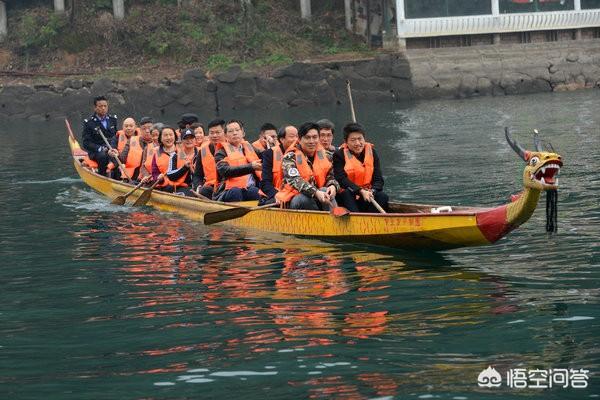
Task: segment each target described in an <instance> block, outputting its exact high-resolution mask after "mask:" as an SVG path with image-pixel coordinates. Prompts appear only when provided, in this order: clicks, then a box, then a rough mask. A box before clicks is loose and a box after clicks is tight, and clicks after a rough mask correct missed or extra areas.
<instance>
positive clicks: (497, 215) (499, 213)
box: [477, 205, 514, 243]
mask: <svg viewBox="0 0 600 400" xmlns="http://www.w3.org/2000/svg"><path fill="white" fill-rule="evenodd" d="M506 209H507V206H506V205H504V206H500V207H496V208H494V209H491V210H489V211H483V212H480V213H477V227H478V228H479V230H480V231H481V233H482V234H483V236H485V238H486V239H487V240H489V241H490V243H495V242H496V241H497V240H498V239H500V238H502V237H503V236H505V235H506V234H507V233H508V232H510V231H512V230H513V229H514V227H513V226H511V225H510V224H509V223H508V222H507V218H506Z"/></svg>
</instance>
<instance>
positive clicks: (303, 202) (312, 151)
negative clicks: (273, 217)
mask: <svg viewBox="0 0 600 400" xmlns="http://www.w3.org/2000/svg"><path fill="white" fill-rule="evenodd" d="M298 137H299V139H298V142H297V143H296V144H295V145H293V146H292V147H291V148H290V149H289V150H288V151H287V153H286V154H285V155H284V156H283V161H282V169H283V179H284V187H283V189H282V190H281V191H279V193H277V195H276V196H275V198H276V199H277V200H278V201H279V202H280V203H281V204H288V203H289V207H290V208H292V209H301V210H329V209H330V208H332V207H336V205H337V204H336V202H335V195H336V194H337V191H338V189H339V184H338V183H337V181H336V180H335V178H334V176H333V168H332V165H331V158H330V157H329V156H328V155H327V153H326V152H325V150H324V149H323V148H321V146H320V143H319V125H317V124H316V123H314V122H306V123H304V124H302V126H300V128H298Z"/></svg>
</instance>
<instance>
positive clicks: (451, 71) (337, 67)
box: [0, 39, 600, 121]
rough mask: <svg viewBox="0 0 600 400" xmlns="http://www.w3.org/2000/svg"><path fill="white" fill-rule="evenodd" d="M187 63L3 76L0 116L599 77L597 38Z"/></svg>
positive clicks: (398, 95)
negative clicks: (138, 70) (88, 76)
mask: <svg viewBox="0 0 600 400" xmlns="http://www.w3.org/2000/svg"><path fill="white" fill-rule="evenodd" d="M207 75H208V74H206V73H205V72H204V71H200V70H190V71H187V72H185V73H184V74H183V76H182V77H181V79H179V80H170V79H164V80H163V81H161V82H160V83H148V82H145V81H143V80H142V79H134V80H131V81H113V80H110V79H107V78H102V79H98V80H96V81H91V80H83V79H66V80H64V81H63V82H62V83H60V84H32V85H24V84H17V85H3V86H2V88H1V89H0V119H5V118H10V119H29V120H33V121H45V120H52V119H61V118H64V117H70V118H79V117H81V115H82V114H81V113H82V112H87V111H88V110H89V109H90V100H91V98H92V96H96V95H106V96H107V97H108V98H109V100H110V101H111V109H112V110H113V111H114V112H117V113H118V114H121V115H123V114H133V115H141V114H144V115H151V116H154V117H156V118H159V117H160V116H162V115H177V114H181V113H183V112H186V111H194V112H199V113H200V114H205V115H210V116H214V115H219V114H230V113H231V111H235V110H240V109H256V110H278V109H284V108H287V107H304V106H332V105H336V104H340V105H346V104H347V102H348V100H347V94H346V81H347V80H349V81H350V82H351V83H352V89H353V95H354V98H355V100H357V101H368V102H373V103H382V102H395V101H407V100H425V99H436V98H465V97H473V96H485V95H513V94H529V93H539V92H551V91H560V90H576V89H583V88H598V87H599V86H600V40H598V39H594V40H586V41H577V42H574V41H573V42H555V43H541V44H526V45H508V46H480V47H472V48H454V49H426V50H410V51H409V52H408V53H382V54H379V55H377V56H376V57H374V58H370V59H359V60H350V61H346V60H344V61H325V62H302V63H300V62H299V63H294V64H291V65H289V66H285V67H282V68H279V69H277V70H275V71H273V73H272V74H270V75H269V76H259V75H258V74H256V73H253V72H247V71H243V70H242V69H241V68H239V67H232V68H230V69H229V70H228V71H226V72H223V73H220V74H217V75H215V76H207Z"/></svg>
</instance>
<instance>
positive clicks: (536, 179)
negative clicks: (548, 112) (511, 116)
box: [504, 128, 563, 191]
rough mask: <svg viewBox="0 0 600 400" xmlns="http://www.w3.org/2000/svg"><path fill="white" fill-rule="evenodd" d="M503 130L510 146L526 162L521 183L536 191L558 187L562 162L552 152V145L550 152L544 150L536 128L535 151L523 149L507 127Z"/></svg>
mask: <svg viewBox="0 0 600 400" xmlns="http://www.w3.org/2000/svg"><path fill="white" fill-rule="evenodd" d="M504 132H505V135H506V140H507V141H508V144H509V145H510V147H512V149H513V150H514V151H515V152H516V153H517V154H518V155H519V157H521V158H522V159H523V160H524V161H525V162H526V163H527V165H526V166H525V170H524V171H523V185H525V187H526V188H529V189H533V190H537V191H546V190H556V189H558V174H559V172H560V168H561V167H562V166H563V163H562V157H561V156H560V155H559V154H557V153H555V152H554V149H552V145H550V148H551V150H552V151H551V152H548V151H544V149H543V148H542V145H541V142H540V139H539V137H538V133H537V130H536V131H534V137H533V142H534V145H535V149H536V151H529V150H525V149H524V148H523V147H522V146H521V145H520V144H519V142H517V141H516V140H515V139H514V138H513V137H512V135H511V134H510V130H509V129H508V128H505V130H504Z"/></svg>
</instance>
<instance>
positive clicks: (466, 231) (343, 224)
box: [66, 121, 563, 250]
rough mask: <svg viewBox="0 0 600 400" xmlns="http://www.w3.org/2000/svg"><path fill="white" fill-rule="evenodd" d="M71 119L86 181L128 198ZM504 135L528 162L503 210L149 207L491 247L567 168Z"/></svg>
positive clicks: (173, 201)
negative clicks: (92, 163)
mask: <svg viewBox="0 0 600 400" xmlns="http://www.w3.org/2000/svg"><path fill="white" fill-rule="evenodd" d="M66 124H67V129H68V133H69V145H70V148H71V154H72V157H73V164H74V166H75V170H76V171H77V173H78V174H79V176H80V177H81V179H82V180H83V181H84V182H85V183H86V184H87V185H88V186H90V187H91V188H92V189H93V190H95V191H97V192H99V193H101V194H103V195H105V196H107V197H109V198H115V197H117V196H122V195H123V194H125V193H127V192H130V191H131V190H132V189H134V188H135V186H134V185H132V184H129V183H126V182H122V181H117V180H114V179H111V178H108V177H105V176H102V175H100V174H98V173H96V172H95V170H94V169H92V168H90V167H89V166H87V165H86V159H87V157H86V156H87V153H86V152H85V151H84V150H83V149H82V148H81V147H80V145H79V142H78V141H77V139H76V138H75V136H74V135H73V132H72V131H71V128H70V125H69V123H68V121H66ZM505 135H506V139H507V141H508V143H509V144H510V145H511V147H512V148H513V149H514V150H515V151H516V152H517V154H518V155H519V156H520V158H521V159H522V160H523V161H525V162H526V166H525V169H524V171H523V185H524V190H523V191H522V192H521V193H520V194H518V195H516V196H512V199H511V201H510V202H509V203H508V204H503V205H499V206H497V207H485V208H484V207H463V206H447V205H435V204H408V203H394V202H390V205H389V208H390V210H389V211H390V212H388V213H386V214H372V213H349V214H347V215H344V216H335V215H333V214H331V213H329V212H325V211H308V210H289V209H281V208H276V207H272V208H260V209H256V210H254V209H252V208H249V207H252V206H253V205H255V202H253V203H252V204H250V203H249V202H244V203H223V202H218V201H212V200H208V199H206V200H205V199H200V198H193V197H185V196H181V195H175V194H172V193H166V192H161V191H158V190H154V191H152V193H151V196H150V198H149V200H148V202H147V205H149V206H151V207H154V208H157V209H160V210H164V211H169V212H176V213H178V214H181V215H183V216H185V217H187V218H190V219H191V220H196V221H204V216H205V215H207V214H209V213H216V212H219V211H225V210H233V209H243V210H245V211H244V212H242V213H241V214H244V215H243V216H242V217H240V218H235V219H230V220H227V221H224V222H222V224H225V225H230V226H236V227H242V228H249V229H256V230H262V231H268V232H276V233H281V234H285V235H298V236H303V237H311V238H316V239H323V240H333V241H338V242H351V243H364V244H372V245H378V246H386V247H393V248H403V249H431V250H444V249H452V248H458V247H467V246H481V245H489V244H492V243H495V242H496V241H498V240H499V239H500V238H502V237H504V236H505V235H507V234H508V233H509V232H511V231H512V230H514V229H515V228H517V227H518V226H520V225H521V224H523V223H525V222H526V221H527V220H528V219H529V218H530V217H531V215H532V214H533V212H534V210H535V208H536V207H537V204H538V200H539V197H540V194H541V192H543V191H556V190H557V188H558V173H559V172H560V168H561V167H562V165H563V163H562V158H561V156H560V155H558V154H556V153H555V152H554V151H544V150H543V149H542V146H541V145H540V142H539V140H538V139H537V136H536V140H535V142H534V143H535V147H536V151H527V150H525V149H524V148H523V147H521V145H520V144H519V143H518V142H517V141H516V140H514V139H513V138H512V136H511V134H510V131H509V130H508V129H505ZM147 190H148V189H147V188H139V189H137V190H136V191H134V192H133V193H132V194H131V195H130V196H129V198H130V199H131V201H132V202H133V201H134V200H136V199H137V198H139V197H140V196H141V195H142V193H144V192H145V191H147Z"/></svg>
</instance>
